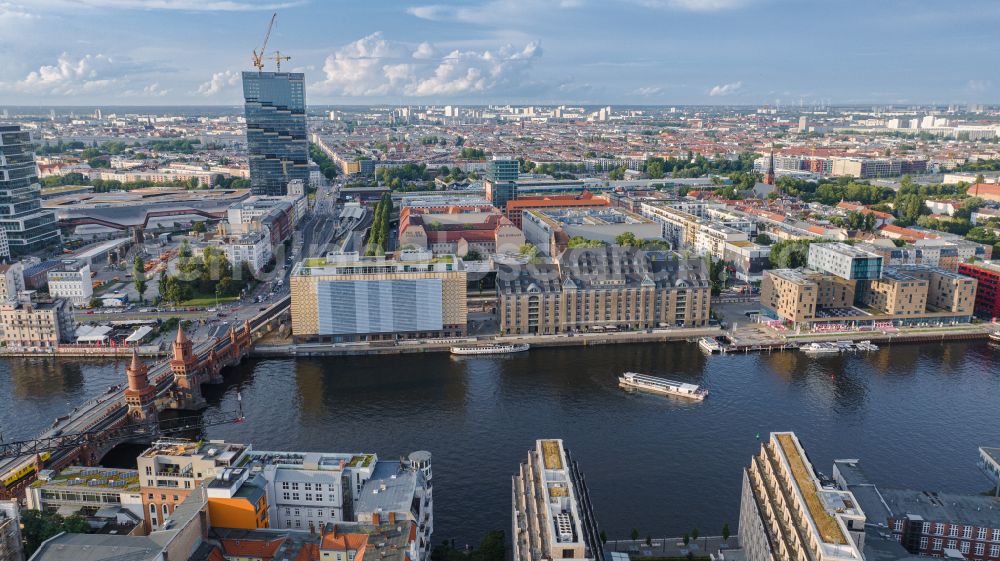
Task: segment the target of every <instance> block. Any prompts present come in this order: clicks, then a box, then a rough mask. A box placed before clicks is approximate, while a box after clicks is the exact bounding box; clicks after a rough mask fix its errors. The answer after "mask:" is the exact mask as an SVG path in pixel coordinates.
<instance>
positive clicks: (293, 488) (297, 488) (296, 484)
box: [292, 482, 299, 491]
mask: <svg viewBox="0 0 1000 561" xmlns="http://www.w3.org/2000/svg"><path fill="white" fill-rule="evenodd" d="M298 490H299V484H298V483H297V482H295V483H292V491H298Z"/></svg>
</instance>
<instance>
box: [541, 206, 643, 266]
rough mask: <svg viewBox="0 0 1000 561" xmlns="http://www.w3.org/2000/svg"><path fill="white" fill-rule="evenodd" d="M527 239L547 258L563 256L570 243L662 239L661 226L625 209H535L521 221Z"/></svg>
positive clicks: (611, 242)
mask: <svg viewBox="0 0 1000 561" xmlns="http://www.w3.org/2000/svg"><path fill="white" fill-rule="evenodd" d="M521 224H522V228H523V229H524V237H525V239H526V240H527V241H528V242H529V243H531V244H533V245H534V246H535V247H537V248H538V250H539V251H540V252H541V253H542V254H544V255H553V256H554V255H559V254H560V253H562V252H563V250H565V249H566V247H567V244H568V243H569V240H570V239H572V238H575V237H581V238H583V239H585V240H593V241H600V242H604V243H608V244H613V243H615V238H616V237H618V236H619V235H621V234H625V233H632V234H634V235H635V237H636V238H637V239H639V240H658V239H660V226H659V224H657V223H656V222H653V221H652V220H650V219H648V218H644V217H642V216H639V215H638V214H635V213H632V212H629V211H627V210H625V209H618V208H607V209H534V210H529V211H527V212H525V213H524V214H523V215H522V218H521Z"/></svg>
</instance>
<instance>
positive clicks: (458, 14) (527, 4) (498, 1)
mask: <svg viewBox="0 0 1000 561" xmlns="http://www.w3.org/2000/svg"><path fill="white" fill-rule="evenodd" d="M582 5H583V0H490V1H488V2H484V3H482V4H479V5H477V6H454V5H448V4H428V5H424V6H414V7H411V8H407V10H406V11H407V12H408V13H409V14H411V15H413V16H416V17H418V18H420V19H426V20H432V21H457V22H462V23H475V24H483V25H506V24H509V23H510V22H511V21H514V20H517V19H521V18H526V17H537V16H538V14H539V13H540V12H542V11H544V10H546V9H550V8H556V9H571V8H579V7H580V6H582Z"/></svg>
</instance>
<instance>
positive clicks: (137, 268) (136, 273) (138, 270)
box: [132, 255, 147, 301]
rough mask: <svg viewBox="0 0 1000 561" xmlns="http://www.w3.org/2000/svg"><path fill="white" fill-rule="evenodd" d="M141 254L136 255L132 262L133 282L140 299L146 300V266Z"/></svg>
mask: <svg viewBox="0 0 1000 561" xmlns="http://www.w3.org/2000/svg"><path fill="white" fill-rule="evenodd" d="M145 265H146V264H145V263H144V262H143V260H142V256H141V255H136V256H135V260H134V261H133V262H132V282H134V283H135V291H136V292H137V293H138V294H139V301H144V300H145V299H144V298H143V295H144V294H145V293H146V285H147V282H146V267H145Z"/></svg>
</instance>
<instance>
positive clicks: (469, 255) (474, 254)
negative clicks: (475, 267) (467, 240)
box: [462, 249, 483, 261]
mask: <svg viewBox="0 0 1000 561" xmlns="http://www.w3.org/2000/svg"><path fill="white" fill-rule="evenodd" d="M462 259H464V260H466V261H482V260H483V256H482V254H480V253H479V252H478V251H477V250H475V249H470V250H469V251H468V252H466V254H465V257H463V258H462Z"/></svg>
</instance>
